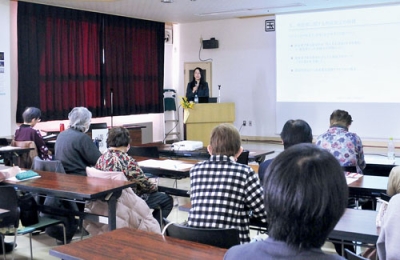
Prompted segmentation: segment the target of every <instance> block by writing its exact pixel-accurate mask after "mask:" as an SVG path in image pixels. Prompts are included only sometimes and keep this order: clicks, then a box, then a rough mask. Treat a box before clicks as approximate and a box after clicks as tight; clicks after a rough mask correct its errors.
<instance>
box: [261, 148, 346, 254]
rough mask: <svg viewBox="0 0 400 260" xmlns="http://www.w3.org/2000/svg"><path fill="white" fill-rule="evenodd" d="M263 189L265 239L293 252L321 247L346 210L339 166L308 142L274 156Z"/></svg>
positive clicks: (332, 157) (327, 153)
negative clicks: (285, 246) (294, 250)
mask: <svg viewBox="0 0 400 260" xmlns="http://www.w3.org/2000/svg"><path fill="white" fill-rule="evenodd" d="M263 186H264V204H265V210H266V212H267V222H268V224H269V226H270V228H269V232H268V235H269V236H270V237H272V238H273V239H275V240H278V241H283V242H285V243H286V244H288V245H289V246H291V247H294V248H298V249H300V248H301V249H310V248H320V247H322V245H323V244H324V242H325V241H326V238H327V237H328V235H329V233H330V232H331V231H332V230H333V228H334V227H335V225H336V223H337V222H338V221H339V219H340V218H341V216H342V215H343V213H344V210H345V208H346V206H347V200H348V187H347V184H346V179H345V177H344V173H343V170H342V168H341V166H340V164H339V162H338V161H337V160H336V158H335V157H334V156H333V155H332V154H330V153H329V152H328V151H326V150H323V149H321V148H319V147H317V146H316V145H313V144H306V143H302V144H296V145H293V146H292V147H290V148H288V149H287V150H284V151H283V152H282V153H281V154H279V155H278V156H277V157H276V158H275V159H274V160H273V162H272V163H271V165H270V166H269V167H268V169H267V171H266V174H265V177H264V185H263Z"/></svg>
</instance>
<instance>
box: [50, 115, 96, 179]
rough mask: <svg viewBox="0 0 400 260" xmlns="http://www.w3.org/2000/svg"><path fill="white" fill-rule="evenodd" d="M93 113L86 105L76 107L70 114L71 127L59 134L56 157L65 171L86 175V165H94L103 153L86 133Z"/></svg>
mask: <svg viewBox="0 0 400 260" xmlns="http://www.w3.org/2000/svg"><path fill="white" fill-rule="evenodd" d="M91 118H92V113H91V112H90V111H89V110H88V109H87V108H86V107H75V108H73V109H72V110H71V112H70V113H69V114H68V119H69V128H68V129H67V130H65V131H63V132H61V133H60V134H59V135H58V136H57V141H56V145H55V159H57V160H60V161H61V163H62V164H63V166H64V169H65V172H66V173H70V174H77V175H84V176H86V166H94V165H95V164H96V162H97V159H98V158H99V157H100V155H101V153H100V151H99V149H98V148H97V146H96V145H95V144H94V143H93V141H92V139H91V138H90V137H89V136H88V135H87V134H85V133H86V132H87V131H88V129H89V126H90V120H91Z"/></svg>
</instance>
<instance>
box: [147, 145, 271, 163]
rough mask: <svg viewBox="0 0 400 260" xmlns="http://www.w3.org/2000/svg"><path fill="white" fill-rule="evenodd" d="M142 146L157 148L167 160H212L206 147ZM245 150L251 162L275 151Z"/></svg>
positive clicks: (261, 159) (262, 158)
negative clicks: (178, 148)
mask: <svg viewBox="0 0 400 260" xmlns="http://www.w3.org/2000/svg"><path fill="white" fill-rule="evenodd" d="M140 146H156V147H157V148H158V151H159V153H160V156H163V157H167V158H192V159H196V160H206V159H208V158H210V154H209V153H208V151H207V148H206V147H203V148H200V149H197V150H194V151H183V150H173V149H172V144H163V143H147V144H142V145H140ZM244 150H249V162H254V161H255V162H258V163H260V162H262V161H264V158H265V156H266V155H268V154H272V153H274V152H275V151H274V150H250V149H246V147H244Z"/></svg>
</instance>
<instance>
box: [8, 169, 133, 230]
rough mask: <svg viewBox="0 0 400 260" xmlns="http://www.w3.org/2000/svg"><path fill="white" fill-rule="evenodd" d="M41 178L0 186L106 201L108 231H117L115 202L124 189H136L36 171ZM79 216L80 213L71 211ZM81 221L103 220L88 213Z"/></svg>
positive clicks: (126, 183) (116, 182) (119, 183)
mask: <svg viewBox="0 0 400 260" xmlns="http://www.w3.org/2000/svg"><path fill="white" fill-rule="evenodd" d="M35 172H37V173H38V174H39V175H40V178H36V179H29V180H24V181H17V180H10V179H7V180H4V181H3V182H1V183H0V185H5V184H6V185H7V184H8V185H11V186H13V187H16V188H18V189H19V190H22V191H27V192H32V193H34V194H42V195H45V196H49V197H59V198H64V199H69V200H74V201H76V202H85V201H90V200H105V201H107V203H108V221H107V222H108V225H109V230H114V229H115V228H116V202H117V199H118V198H119V197H120V196H121V192H122V190H123V189H125V188H129V187H133V186H135V183H133V182H129V181H119V180H108V179H101V178H92V177H86V176H80V175H73V174H65V173H56V172H46V171H35ZM74 213H75V214H76V215H82V213H80V212H74ZM83 217H84V218H88V219H91V220H94V221H99V220H100V219H103V217H99V216H96V215H91V214H86V213H84V214H83Z"/></svg>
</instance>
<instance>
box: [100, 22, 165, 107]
mask: <svg viewBox="0 0 400 260" xmlns="http://www.w3.org/2000/svg"><path fill="white" fill-rule="evenodd" d="M164 28H165V26H164V24H163V23H157V22H150V21H143V20H138V19H131V18H124V17H117V16H106V17H105V19H104V53H105V64H104V85H105V92H106V96H107V97H110V92H111V90H113V97H114V99H113V101H114V102H113V104H114V106H113V108H114V114H143V113H160V112H163V96H162V93H163V78H164ZM106 100H110V98H107V99H106ZM106 106H107V110H108V111H110V108H111V107H110V102H107V105H106Z"/></svg>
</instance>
